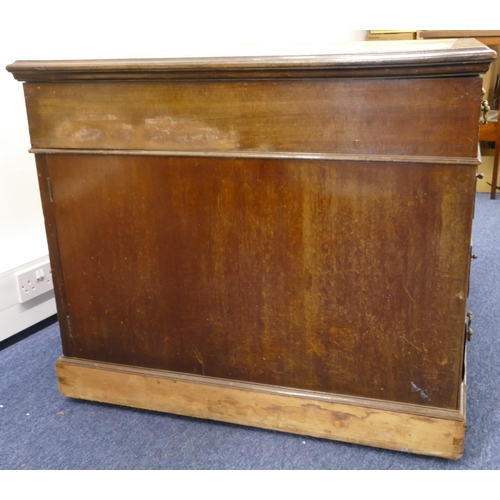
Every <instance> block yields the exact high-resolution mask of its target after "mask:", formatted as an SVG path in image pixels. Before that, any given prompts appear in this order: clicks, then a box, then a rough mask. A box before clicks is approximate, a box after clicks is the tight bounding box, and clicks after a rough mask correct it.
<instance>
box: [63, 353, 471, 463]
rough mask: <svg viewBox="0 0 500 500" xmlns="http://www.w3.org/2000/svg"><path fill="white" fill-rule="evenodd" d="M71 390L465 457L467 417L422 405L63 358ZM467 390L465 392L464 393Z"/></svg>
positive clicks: (288, 429) (217, 417)
mask: <svg viewBox="0 0 500 500" xmlns="http://www.w3.org/2000/svg"><path fill="white" fill-rule="evenodd" d="M57 375H58V380H59V388H60V390H61V392H62V394H63V395H65V396H68V397H72V398H81V399H88V400H91V401H99V402H105V403H112V404H118V405H124V406H132V407H134V408H142V409H147V410H156V411H164V412H169V413H176V414H180V415H187V416H190V417H198V418H206V419H213V420H220V421H223V422H230V423H236V424H243V425H250V426H256V427H261V428H265V429H273V430H278V431H284V432H291V433H295V434H300V435H308V436H314V437H320V438H326V439H334V440H340V441H346V442H350V443H356V444H363V445H368V446H377V447H380V448H388V449H392V450H398V451H405V452H412V453H419V454H425V455H432V456H437V457H442V458H451V459H454V460H457V459H459V458H460V457H461V456H462V453H463V444H464V437H465V420H464V414H463V413H462V412H461V411H458V410H455V411H454V412H451V411H449V412H447V413H446V414H443V412H442V411H440V410H438V409H429V410H428V411H427V412H426V413H425V414H422V410H421V409H420V408H419V407H418V406H415V405H404V404H398V405H393V404H389V403H384V402H381V401H376V400H369V399H361V398H337V397H328V395H322V394H317V393H307V392H306V391H295V392H290V391H289V392H287V391H284V390H281V389H280V388H270V387H267V386H258V385H252V384H244V383H240V384H237V383H236V384H234V385H233V384H232V383H231V382H230V381H225V380H218V379H210V378H207V377H196V376H191V377H186V376H182V375H181V374H176V373H169V372H164V371H155V370H145V369H137V368H131V367H128V366H123V365H113V364H107V363H93V362H91V361H82V360H78V359H72V358H65V357H62V358H60V359H59V360H58V362H57ZM464 397H465V394H462V395H461V399H462V400H464Z"/></svg>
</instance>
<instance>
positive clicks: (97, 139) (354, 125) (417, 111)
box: [24, 77, 481, 158]
mask: <svg viewBox="0 0 500 500" xmlns="http://www.w3.org/2000/svg"><path fill="white" fill-rule="evenodd" d="M24 85H25V87H24V88H25V96H26V104H27V108H28V120H29V126H30V136H31V143H32V146H33V147H34V148H57V149H61V148H62V149H64V148H68V149H109V150H120V149H123V150H134V149H136V150H151V151H155V150H170V151H176V150H177V151H212V152H214V151H215V152H216V151H222V152H231V151H256V152H303V153H308V152H309V153H316V154H317V153H336V154H359V155H363V154H369V155H388V156H392V157H394V156H397V155H403V156H427V157H432V156H438V157H468V158H475V157H476V155H477V144H476V142H475V141H472V140H470V137H475V136H477V131H478V119H479V99H480V93H481V79H480V78H477V77H467V78H456V79H449V78H434V79H419V78H416V79H387V80H384V79H358V80H356V79H352V80H343V79H324V80H297V81H294V80H291V81H283V80H282V81H278V80H276V81H251V80H249V81H237V82H234V81H233V82H226V81H188V82H154V81H152V82H127V81H121V82H113V83H111V82H86V83H81V82H74V83H26V84H24ZM382 130H383V136H381V134H380V131H382Z"/></svg>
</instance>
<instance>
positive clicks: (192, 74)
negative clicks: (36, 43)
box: [7, 39, 496, 82]
mask: <svg viewBox="0 0 500 500" xmlns="http://www.w3.org/2000/svg"><path fill="white" fill-rule="evenodd" d="M332 50H333V52H332V53H331V54H328V55H311V56H261V57H207V58H171V59H122V60H118V59H117V60H105V59H103V60H81V61H79V60H71V61H16V62H14V63H12V64H10V65H8V66H7V70H8V71H10V72H11V73H12V74H13V75H14V78H16V79H17V80H20V81H26V82H53V81H75V80H76V81H81V80H108V81H109V80H148V79H149V80H200V79H201V80H205V79H207V80H221V79H245V80H247V79H255V80H260V79H274V78H285V79H294V78H342V77H354V76H361V77H377V76H383V77H395V76H402V75H404V76H426V75H430V76H440V75H448V74H454V75H456V74H480V73H484V72H486V71H487V69H488V67H489V65H490V63H491V62H492V61H493V59H494V58H495V57H496V53H495V51H493V50H491V49H489V48H488V47H486V46H484V45H483V44H481V43H480V42H478V41H477V40H474V39H449V40H448V39H446V40H412V41H407V42H406V41H405V42H401V41H397V42H393V41H381V42H350V43H344V44H338V45H337V46H336V47H334V48H333V49H332Z"/></svg>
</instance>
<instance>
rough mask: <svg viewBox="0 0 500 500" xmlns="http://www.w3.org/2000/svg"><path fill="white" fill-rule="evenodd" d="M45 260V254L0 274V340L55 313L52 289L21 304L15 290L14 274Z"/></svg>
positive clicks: (15, 280)
mask: <svg viewBox="0 0 500 500" xmlns="http://www.w3.org/2000/svg"><path fill="white" fill-rule="evenodd" d="M46 260H47V256H46V255H45V256H43V257H41V258H40V259H37V260H35V261H32V262H28V263H26V264H25V265H23V266H20V267H17V268H15V269H12V270H10V271H7V272H5V273H2V274H0V341H2V340H5V339H7V338H9V337H12V336H13V335H15V334H16V333H19V332H22V331H23V330H25V329H26V328H29V327H30V326H33V325H35V324H37V323H39V322H40V321H43V320H44V319H47V318H48V317H50V316H53V315H54V314H56V312H57V311H56V302H55V299H54V291H53V290H50V291H48V292H46V293H44V294H42V295H39V296H38V297H35V298H34V299H32V300H29V301H27V302H24V303H23V304H21V303H20V301H19V296H18V292H17V279H16V274H18V273H19V272H21V271H23V270H25V269H28V268H30V267H35V266H37V264H39V263H42V262H44V261H46Z"/></svg>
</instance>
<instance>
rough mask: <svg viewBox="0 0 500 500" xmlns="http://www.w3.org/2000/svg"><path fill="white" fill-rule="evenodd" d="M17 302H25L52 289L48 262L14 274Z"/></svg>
mask: <svg viewBox="0 0 500 500" xmlns="http://www.w3.org/2000/svg"><path fill="white" fill-rule="evenodd" d="M16 279H17V294H18V297H19V302H21V304H22V303H23V302H27V301H28V300H31V299H34V298H35V297H38V296H39V295H42V293H45V292H48V291H50V290H52V289H53V288H54V284H53V283H52V273H51V271H50V261H49V260H46V261H45V262H41V263H38V264H37V265H36V267H31V268H29V269H26V270H23V271H21V272H19V273H16Z"/></svg>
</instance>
